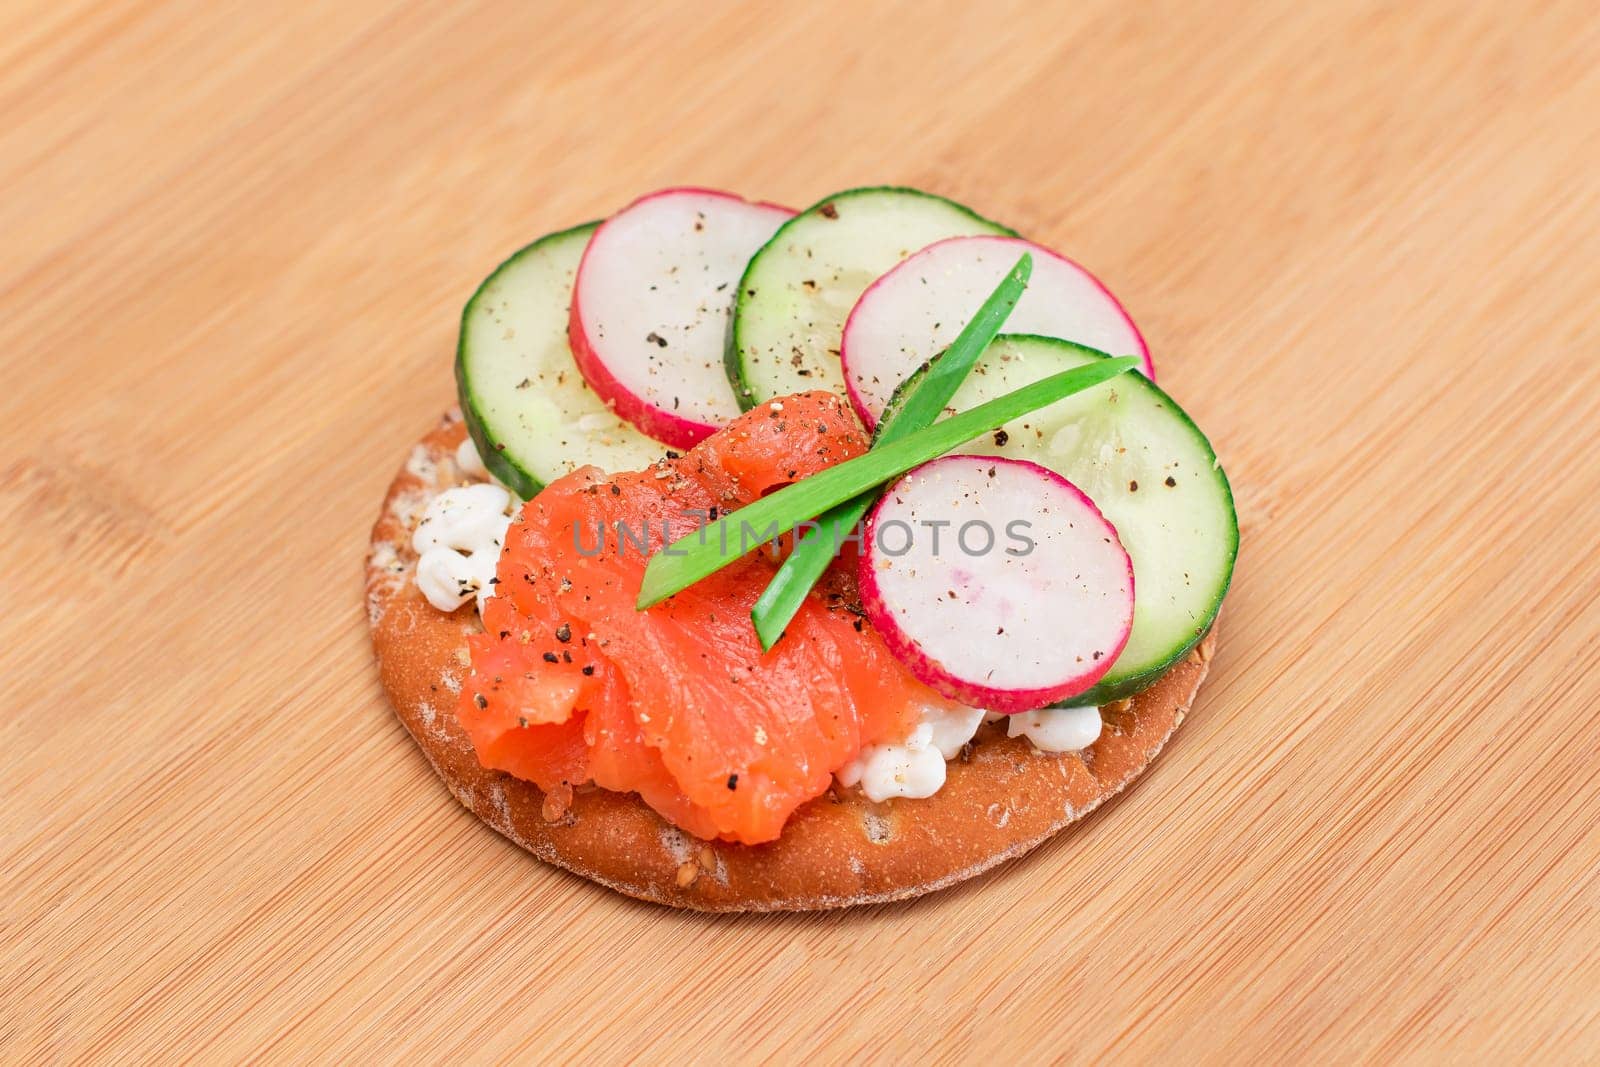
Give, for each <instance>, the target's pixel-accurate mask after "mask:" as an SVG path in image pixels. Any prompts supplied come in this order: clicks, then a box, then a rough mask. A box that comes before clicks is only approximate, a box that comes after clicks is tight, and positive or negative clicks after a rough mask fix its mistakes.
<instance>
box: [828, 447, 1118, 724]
mask: <svg viewBox="0 0 1600 1067" xmlns="http://www.w3.org/2000/svg"><path fill="white" fill-rule="evenodd" d="M954 461H974V462H977V463H979V464H981V465H983V466H985V467H989V466H996V465H1007V466H1013V467H1016V468H1019V469H1022V470H1026V471H1028V472H1029V473H1032V474H1035V475H1037V476H1039V477H1042V478H1044V479H1045V480H1047V481H1050V482H1055V483H1058V486H1060V487H1064V488H1065V489H1066V490H1067V491H1068V492H1069V493H1070V494H1071V495H1072V497H1073V498H1075V500H1076V502H1077V503H1079V504H1081V505H1083V506H1084V508H1085V509H1086V510H1087V512H1088V515H1089V516H1090V517H1092V518H1093V519H1094V520H1096V521H1098V522H1099V523H1100V524H1101V525H1102V526H1104V527H1105V528H1106V530H1107V531H1109V532H1110V534H1111V540H1112V544H1114V545H1115V546H1116V548H1117V551H1118V552H1119V553H1120V554H1121V556H1122V562H1123V566H1124V567H1125V568H1126V572H1127V579H1128V612H1127V618H1126V620H1125V621H1124V623H1123V625H1122V632H1121V636H1120V637H1119V638H1118V639H1117V641H1116V643H1115V645H1114V646H1113V647H1112V648H1109V649H1107V650H1106V654H1105V655H1104V656H1101V657H1100V659H1099V660H1098V661H1093V662H1091V663H1090V665H1089V667H1088V669H1087V670H1086V671H1084V672H1082V673H1080V674H1077V675H1074V676H1073V677H1072V678H1071V679H1069V680H1067V681H1064V682H1061V683H1058V684H1054V685H1048V686H1035V687H1032V688H1028V689H995V688H991V687H988V686H982V685H978V684H977V683H975V682H971V681H968V680H966V679H963V678H961V677H959V676H957V675H955V674H952V673H951V672H950V671H949V670H947V669H946V668H945V666H944V664H942V663H941V662H940V661H939V660H937V659H935V658H934V657H933V656H931V655H929V654H928V653H926V652H924V651H923V650H922V648H921V646H919V645H918V643H917V641H916V640H915V639H914V638H913V637H912V636H911V635H910V634H908V633H906V631H905V630H904V629H903V628H902V627H901V626H900V624H899V622H897V621H896V619H895V616H894V613H893V612H892V611H891V610H890V608H889V604H888V601H887V600H886V599H885V598H884V595H883V591H882V589H880V588H879V584H878V575H877V571H876V568H874V567H873V566H872V558H873V552H872V546H873V545H875V544H876V543H877V540H876V537H877V525H878V516H879V514H880V513H881V512H882V511H883V509H884V508H885V506H887V505H888V504H889V503H890V502H891V501H892V498H893V496H894V490H895V488H896V487H897V486H899V484H900V483H901V482H902V481H904V480H905V479H907V478H910V477H912V476H913V475H916V474H919V473H922V472H925V471H927V469H928V468H930V467H934V466H937V465H939V464H942V463H949V462H954ZM862 544H863V550H862V552H861V553H860V556H859V558H858V559H857V562H856V571H857V585H858V586H859V589H860V594H861V607H862V609H863V610H864V611H865V612H866V615H867V619H868V621H870V622H871V623H872V627H873V629H875V630H877V631H878V635H879V636H880V637H881V638H882V639H883V642H884V644H885V645H886V646H888V648H889V651H890V653H891V654H893V655H894V657H895V658H896V659H898V660H899V661H900V662H901V664H902V665H904V666H905V668H906V669H907V670H908V671H910V672H911V674H912V675H913V676H915V677H916V678H917V679H918V680H919V681H921V682H922V683H923V684H925V685H927V686H928V687H929V688H930V689H933V690H934V691H936V692H938V693H939V694H940V695H941V696H944V697H946V698H948V699H950V700H955V701H959V702H960V703H962V704H965V705H967V706H968V707H975V708H983V709H984V710H985V711H992V712H997V713H999V714H1002V715H1017V714H1020V713H1022V712H1027V711H1036V710H1038V709H1040V708H1043V707H1048V706H1049V705H1051V704H1053V703H1055V702H1056V701H1059V700H1065V699H1067V698H1068V697H1073V696H1076V695H1078V694H1079V693H1082V692H1085V691H1087V690H1089V689H1091V688H1093V686H1094V685H1095V683H1096V682H1098V681H1099V680H1100V679H1101V678H1103V677H1105V675H1106V672H1108V671H1110V670H1111V666H1112V664H1114V663H1116V661H1117V657H1118V656H1120V655H1122V650H1123V649H1124V648H1126V647H1127V644H1128V638H1129V636H1130V635H1131V634H1132V632H1133V611H1134V604H1135V603H1136V602H1137V601H1136V590H1135V587H1134V576H1133V559H1132V558H1131V557H1130V556H1129V555H1128V550H1127V548H1126V547H1125V546H1124V545H1123V544H1122V538H1121V536H1120V535H1118V533H1117V528H1116V526H1115V525H1114V524H1113V523H1112V522H1111V520H1110V519H1108V518H1106V517H1105V515H1104V514H1102V513H1101V511H1100V508H1099V507H1098V506H1097V505H1096V504H1095V502H1094V501H1093V500H1091V499H1089V496H1088V494H1086V493H1085V492H1084V491H1083V490H1082V489H1079V488H1078V487H1077V486H1076V485H1073V484H1072V483H1071V482H1070V481H1068V480H1067V479H1066V478H1064V477H1062V476H1061V475H1060V474H1058V473H1057V472H1055V471H1053V470H1051V469H1050V468H1048V467H1044V466H1041V465H1039V464H1037V463H1035V462H1033V461H1032V460H1027V459H1012V458H1009V457H1003V456H980V455H971V454H964V453H958V454H952V455H945V456H940V457H939V458H938V459H934V460H929V461H928V462H927V463H924V464H922V465H921V466H920V467H914V468H912V469H911V470H909V471H907V472H906V473H905V474H903V475H901V476H900V478H897V479H896V480H895V482H894V483H893V484H892V485H890V486H889V487H888V488H887V489H885V491H884V493H883V495H882V496H880V497H879V498H878V500H877V502H876V503H875V504H873V506H872V511H871V513H870V514H869V515H868V516H867V523H866V526H865V528H864V529H863V531H862Z"/></svg>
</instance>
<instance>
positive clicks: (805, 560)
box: [750, 252, 1033, 649]
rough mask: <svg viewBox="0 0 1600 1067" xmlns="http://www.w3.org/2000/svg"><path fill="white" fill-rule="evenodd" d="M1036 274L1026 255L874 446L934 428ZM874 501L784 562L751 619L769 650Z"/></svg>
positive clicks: (814, 533) (851, 505) (823, 528)
mask: <svg viewBox="0 0 1600 1067" xmlns="http://www.w3.org/2000/svg"><path fill="white" fill-rule="evenodd" d="M1032 273H1033V256H1031V255H1029V254H1028V253H1026V252H1024V253H1023V254H1022V258H1021V259H1019V260H1017V263H1016V266H1014V267H1012V268H1011V270H1010V271H1009V272H1008V273H1007V274H1006V276H1005V277H1004V278H1002V279H1000V284H999V285H998V286H996V287H995V290H994V292H992V293H990V294H989V298H988V299H987V300H985V301H984V302H983V304H982V306H981V307H979V308H978V313H977V314H976V315H974V316H973V317H972V321H970V322H968V323H967V325H966V326H965V327H964V328H963V329H962V331H961V333H960V334H959V335H957V337H956V339H955V340H954V341H953V342H951V344H950V347H949V348H947V349H945V350H944V352H943V354H941V355H939V356H936V357H935V358H934V359H933V361H932V362H931V363H930V364H929V365H928V372H927V374H926V375H924V376H923V379H922V381H921V382H920V383H918V385H917V386H916V388H915V389H913V390H912V392H911V394H910V395H909V396H907V397H906V398H905V402H904V403H902V404H900V405H898V406H896V407H894V408H891V409H889V410H886V411H885V412H884V421H883V425H881V426H880V427H879V428H878V434H877V438H876V440H874V441H873V446H874V447H878V446H879V445H882V444H884V443H886V442H889V441H894V440H897V439H899V438H901V437H904V436H906V435H907V434H909V433H912V432H914V431H916V430H920V429H922V428H923V427H925V426H931V425H933V421H934V420H935V419H937V418H938V417H939V415H940V413H941V412H943V411H944V408H945V405H946V404H948V403H950V398H951V397H953V396H955V395H956V390H957V389H959V388H960V387H961V383H962V382H964V381H966V379H967V375H968V374H969V373H970V372H971V370H972V366H973V364H975V363H976V362H977V361H978V357H979V356H980V355H982V354H983V351H984V350H985V349H986V348H988V347H989V342H990V341H993V340H994V339H995V335H996V334H998V333H999V332H1000V328H1001V327H1002V326H1004V325H1005V321H1006V319H1007V318H1008V317H1009V316H1010V315H1011V312H1012V310H1013V309H1014V308H1015V307H1016V306H1017V301H1018V300H1020V299H1021V298H1022V293H1023V290H1025V289H1026V288H1027V286H1028V277H1029V275H1031V274H1032ZM874 499H876V497H875V494H874V493H871V492H867V493H863V494H861V495H860V496H858V497H856V498H855V499H854V500H850V501H847V502H845V503H843V504H840V505H839V506H838V507H836V508H834V509H832V510H831V511H829V512H828V513H827V514H825V515H821V516H819V517H818V518H817V525H816V528H815V529H814V530H811V531H809V532H807V533H806V534H805V535H804V536H803V537H800V538H798V539H797V540H796V541H795V546H794V550H793V551H792V552H790V553H789V558H788V559H786V560H784V561H783V565H782V566H781V567H779V568H778V572H777V573H776V574H774V575H773V576H772V581H771V582H769V583H767V588H766V589H765V591H763V592H762V594H761V597H760V599H758V600H757V601H756V603H755V607H754V608H752V609H751V611H750V621H751V622H753V623H755V627H756V636H757V637H758V638H759V639H760V641H761V647H762V648H763V649H770V648H771V647H772V646H773V645H775V644H777V642H778V638H780V637H782V636H783V631H784V628H785V627H787V626H788V625H789V622H790V620H792V619H793V618H794V616H795V612H797V611H799V610H800V605H801V604H803V603H805V599H806V595H807V594H808V593H810V592H811V587H812V586H814V585H816V584H817V580H818V579H819V578H821V577H822V572H823V571H825V570H827V569H828V564H829V563H831V562H833V558H834V557H835V556H837V555H838V554H839V549H840V547H841V546H842V545H843V544H844V540H845V538H846V537H847V536H849V534H850V531H852V530H854V529H855V528H856V524H858V523H859V522H860V521H861V518H862V516H863V515H865V514H866V513H867V509H868V508H870V507H871V506H872V502H873V500H874Z"/></svg>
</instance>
